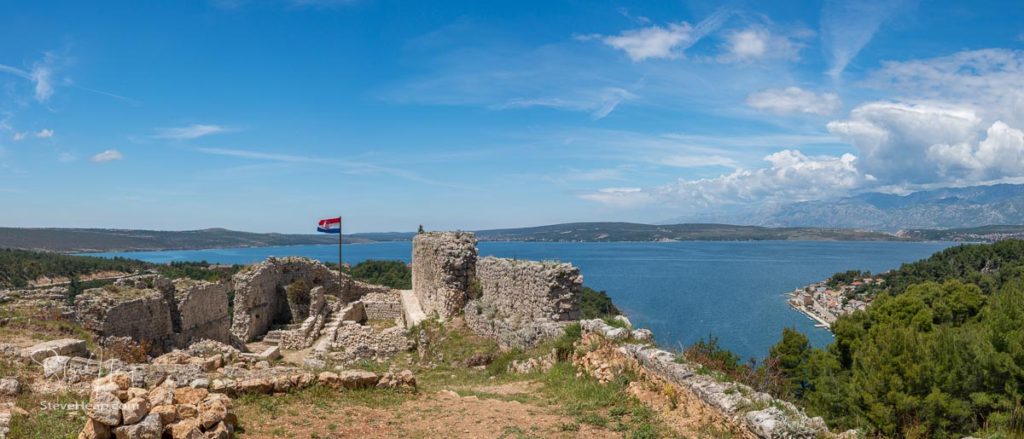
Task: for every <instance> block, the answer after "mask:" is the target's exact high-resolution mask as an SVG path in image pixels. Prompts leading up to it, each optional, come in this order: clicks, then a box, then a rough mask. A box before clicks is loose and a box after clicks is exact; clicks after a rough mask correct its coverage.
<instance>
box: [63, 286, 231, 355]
mask: <svg viewBox="0 0 1024 439" xmlns="http://www.w3.org/2000/svg"><path fill="white" fill-rule="evenodd" d="M74 308H75V312H74V314H75V317H76V318H77V319H78V320H79V321H80V322H81V323H82V325H83V326H84V327H85V328H86V329H89V330H91V331H93V332H95V333H96V334H97V335H99V336H101V337H130V338H131V339H133V340H135V341H137V342H146V343H148V344H149V345H150V347H151V349H152V351H153V352H154V353H159V352H166V351H169V350H171V349H173V348H175V347H179V348H182V347H185V346H187V345H188V344H189V343H191V342H192V341H195V340H200V339H209V340H216V341H219V342H228V341H229V340H230V332H229V331H228V328H229V326H228V325H229V323H230V319H229V317H228V295H227V287H226V286H224V285H219V284H215V283H210V282H202V281H192V280H179V281H177V282H175V283H172V282H171V281H170V280H169V279H167V278H164V277H161V276H155V275H152V276H140V277H137V278H131V279H126V280H123V281H119V282H117V283H115V284H114V285H108V286H106V287H103V288H93V289H89V290H86V291H84V292H83V293H82V294H80V295H79V296H78V297H77V298H76V299H75V306H74Z"/></svg>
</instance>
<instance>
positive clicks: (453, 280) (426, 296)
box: [412, 232, 477, 320]
mask: <svg viewBox="0 0 1024 439" xmlns="http://www.w3.org/2000/svg"><path fill="white" fill-rule="evenodd" d="M476 257H477V250H476V237H474V236H473V234H472V233H468V232H429V233H421V234H418V235H416V237H415V238H413V240H412V289H413V291H414V292H415V294H416V297H417V298H418V299H419V302H420V305H421V306H422V307H423V311H424V312H425V313H426V314H427V315H437V316H438V317H439V318H440V319H441V320H446V319H448V318H450V317H452V316H454V315H456V314H458V313H460V312H461V311H462V308H463V306H464V305H465V303H466V299H467V292H468V291H469V287H470V283H471V282H472V279H473V277H474V276H475V271H476Z"/></svg>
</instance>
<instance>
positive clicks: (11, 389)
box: [0, 378, 21, 396]
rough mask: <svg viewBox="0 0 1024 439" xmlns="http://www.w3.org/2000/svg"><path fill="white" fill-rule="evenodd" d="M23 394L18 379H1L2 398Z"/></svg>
mask: <svg viewBox="0 0 1024 439" xmlns="http://www.w3.org/2000/svg"><path fill="white" fill-rule="evenodd" d="M19 393H21V383H19V382H18V379H17V378H0V396H17V395H18V394H19Z"/></svg>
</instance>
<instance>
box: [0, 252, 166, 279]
mask: <svg viewBox="0 0 1024 439" xmlns="http://www.w3.org/2000/svg"><path fill="white" fill-rule="evenodd" d="M148 267H149V264H147V263H145V262H142V261H136V260H133V259H125V258H114V259H106V258H94V257H85V256H68V255H61V254H55V253H42V252H33V251H25V250H11V249H0V287H25V286H27V285H28V283H29V281H32V280H35V279H38V278H40V277H43V276H46V277H51V278H52V277H58V276H59V277H66V278H69V279H70V278H71V277H73V276H76V275H85V274H89V273H95V272H99V271H117V272H123V273H135V272H138V271H141V270H144V269H146V268H148Z"/></svg>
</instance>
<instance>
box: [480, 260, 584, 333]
mask: <svg viewBox="0 0 1024 439" xmlns="http://www.w3.org/2000/svg"><path fill="white" fill-rule="evenodd" d="M476 276H477V279H478V280H479V282H480V288H481V292H482V298H484V299H486V300H487V301H489V302H490V304H492V305H493V306H495V307H496V310H497V312H498V314H499V315H500V316H502V317H505V318H516V319H525V320H533V319H549V320H554V321H566V320H578V319H579V318H580V303H579V292H580V288H581V287H582V286H583V276H581V275H580V270H579V269H578V268H576V267H574V266H572V264H566V263H558V262H537V261H523V260H516V259H504V258H495V257H486V258H482V259H480V260H479V261H477V263H476Z"/></svg>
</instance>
